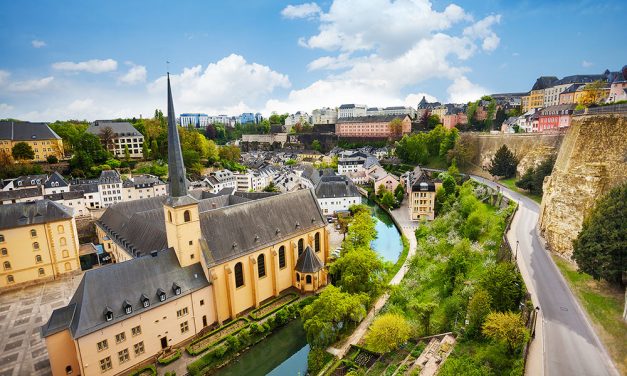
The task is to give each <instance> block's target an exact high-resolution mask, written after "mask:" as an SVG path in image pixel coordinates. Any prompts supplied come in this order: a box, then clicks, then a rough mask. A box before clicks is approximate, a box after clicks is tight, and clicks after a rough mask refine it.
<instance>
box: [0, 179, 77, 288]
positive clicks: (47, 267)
mask: <svg viewBox="0 0 627 376" xmlns="http://www.w3.org/2000/svg"><path fill="white" fill-rule="evenodd" d="M15 192H23V190H19V191H10V192H9V193H15ZM78 257H79V255H78V235H77V233H76V222H75V220H74V216H73V211H72V209H70V208H67V207H65V206H63V205H61V204H59V203H57V202H55V201H51V200H46V199H40V200H38V201H35V202H21V203H15V204H9V205H0V262H1V263H2V268H1V269H0V288H1V289H5V288H7V287H11V286H15V285H20V284H25V283H37V282H42V281H46V280H49V279H54V278H57V277H59V276H61V275H65V274H68V273H73V272H75V271H80V269H81V266H80V261H79V258H78Z"/></svg>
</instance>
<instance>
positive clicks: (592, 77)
mask: <svg viewBox="0 0 627 376" xmlns="http://www.w3.org/2000/svg"><path fill="white" fill-rule="evenodd" d="M597 80H605V76H604V75H602V74H576V75H572V76H566V77H564V78H562V79H560V80H558V81H556V82H555V83H554V84H553V85H552V86H554V85H563V84H575V83H590V82H594V81H597Z"/></svg>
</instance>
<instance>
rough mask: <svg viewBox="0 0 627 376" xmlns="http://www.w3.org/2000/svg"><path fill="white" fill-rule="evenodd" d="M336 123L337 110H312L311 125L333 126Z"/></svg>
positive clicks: (325, 108) (327, 108) (326, 108)
mask: <svg viewBox="0 0 627 376" xmlns="http://www.w3.org/2000/svg"><path fill="white" fill-rule="evenodd" d="M336 122H337V109H336V108H329V107H324V108H320V109H316V110H313V112H312V113H311V123H312V124H313V125H316V124H335V123H336Z"/></svg>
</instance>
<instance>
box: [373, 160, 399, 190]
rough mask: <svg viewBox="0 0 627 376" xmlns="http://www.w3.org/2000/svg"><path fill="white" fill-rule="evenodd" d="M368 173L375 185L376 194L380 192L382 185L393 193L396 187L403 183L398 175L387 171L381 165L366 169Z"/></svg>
mask: <svg viewBox="0 0 627 376" xmlns="http://www.w3.org/2000/svg"><path fill="white" fill-rule="evenodd" d="M366 175H367V177H368V180H369V181H370V182H372V184H373V186H374V193H375V194H379V191H380V190H381V187H384V188H385V189H386V190H388V191H389V192H392V193H393V192H394V190H395V189H396V187H398V185H399V184H400V183H401V181H400V179H399V178H398V177H396V176H395V175H392V174H390V173H389V172H387V171H385V169H384V168H383V167H381V166H379V165H376V166H372V167H371V168H369V169H368V170H366Z"/></svg>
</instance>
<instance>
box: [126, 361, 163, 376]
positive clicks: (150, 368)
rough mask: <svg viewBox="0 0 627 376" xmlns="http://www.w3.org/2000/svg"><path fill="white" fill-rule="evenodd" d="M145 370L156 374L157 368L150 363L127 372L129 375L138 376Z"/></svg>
mask: <svg viewBox="0 0 627 376" xmlns="http://www.w3.org/2000/svg"><path fill="white" fill-rule="evenodd" d="M146 371H150V373H151V374H153V375H156V374H157V368H156V367H155V366H154V365H152V364H151V365H148V366H145V367H142V368H138V369H136V370H135V371H132V372H131V373H129V376H138V375H140V374H142V373H143V372H146Z"/></svg>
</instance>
